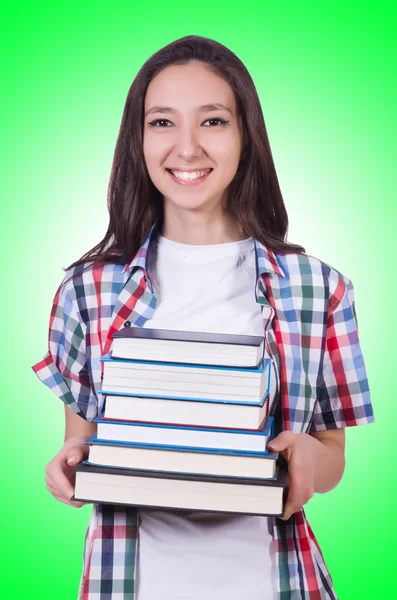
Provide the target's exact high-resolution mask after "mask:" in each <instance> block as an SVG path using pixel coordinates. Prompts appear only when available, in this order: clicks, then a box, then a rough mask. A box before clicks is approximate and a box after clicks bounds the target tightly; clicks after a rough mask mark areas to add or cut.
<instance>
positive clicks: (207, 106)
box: [145, 102, 232, 117]
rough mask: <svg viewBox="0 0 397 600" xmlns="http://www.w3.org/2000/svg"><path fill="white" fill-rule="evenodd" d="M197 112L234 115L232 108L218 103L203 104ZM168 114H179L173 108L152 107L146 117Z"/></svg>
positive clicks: (197, 107) (198, 107)
mask: <svg viewBox="0 0 397 600" xmlns="http://www.w3.org/2000/svg"><path fill="white" fill-rule="evenodd" d="M195 108H196V110H197V111H201V112H211V111H215V110H226V111H227V112H229V113H230V114H232V111H231V110H230V108H228V107H227V106H225V105H224V104H220V103H219V102H216V103H215V104H203V105H202V106H196V107H195ZM155 112H156V113H166V114H170V113H176V112H178V111H177V110H176V109H175V108H171V107H170V106H152V108H149V110H147V111H146V112H145V117H146V116H147V115H149V114H151V113H155Z"/></svg>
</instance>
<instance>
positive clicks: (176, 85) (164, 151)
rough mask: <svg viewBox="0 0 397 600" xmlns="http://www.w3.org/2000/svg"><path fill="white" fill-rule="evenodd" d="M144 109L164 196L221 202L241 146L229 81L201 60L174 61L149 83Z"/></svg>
mask: <svg viewBox="0 0 397 600" xmlns="http://www.w3.org/2000/svg"><path fill="white" fill-rule="evenodd" d="M219 104H221V105H222V106H215V105H219ZM144 112H145V117H144V135H143V152H144V157H145V161H146V166H147V169H148V172H149V176H150V178H151V180H152V182H153V184H154V185H155V186H156V188H157V189H158V190H159V191H160V192H161V193H162V194H163V197H164V201H165V202H166V203H173V204H174V207H179V208H181V209H185V210H186V209H187V210H196V211H197V210H198V211H200V210H205V209H206V208H210V207H211V208H214V206H216V205H217V204H220V203H221V202H222V201H223V199H224V192H225V190H226V188H227V187H228V185H229V184H230V182H231V181H232V179H233V177H234V176H235V174H236V171H237V168H238V165H239V160H240V154H241V148H242V129H241V120H240V118H239V117H238V116H237V114H236V102H235V98H234V94H233V91H232V89H231V87H230V86H229V84H228V83H226V81H224V80H223V79H222V78H220V77H219V76H218V75H215V74H214V73H212V72H211V71H209V70H208V68H206V67H205V66H203V65H202V64H201V63H198V62H193V63H190V64H188V65H171V66H169V67H166V68H165V69H164V70H163V71H161V72H160V73H159V74H158V75H156V77H154V78H153V79H152V81H151V82H150V84H149V86H148V89H147V93H146V98H145V111H144ZM209 170H210V171H209ZM171 171H172V172H171ZM196 171H200V172H199V173H196ZM173 173H174V174H175V175H174V174H173ZM207 173H209V174H207ZM197 175H198V176H200V178H199V179H194V180H192V179H187V178H188V177H189V178H190V177H192V176H197ZM203 175H204V177H203V178H201V176H203ZM182 177H184V178H183V179H182Z"/></svg>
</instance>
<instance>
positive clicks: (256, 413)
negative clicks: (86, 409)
mask: <svg viewBox="0 0 397 600" xmlns="http://www.w3.org/2000/svg"><path fill="white" fill-rule="evenodd" d="M267 410H268V401H267V400H264V401H263V402H262V404H256V403H252V404H249V403H248V402H246V403H242V404H237V403H226V402H207V401H203V400H168V399H166V398H141V397H139V396H122V395H107V396H106V399H105V411H104V417H105V419H113V420H121V421H141V422H144V423H145V422H146V423H150V422H151V423H163V424H165V425H185V426H187V425H190V426H197V427H222V428H225V429H227V428H234V429H259V428H260V427H261V426H262V425H263V423H264V421H265V419H266V416H267Z"/></svg>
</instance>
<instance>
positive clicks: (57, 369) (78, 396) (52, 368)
mask: <svg viewBox="0 0 397 600" xmlns="http://www.w3.org/2000/svg"><path fill="white" fill-rule="evenodd" d="M69 277H70V271H68V272H67V274H66V276H65V278H64V280H63V282H62V283H61V285H60V286H59V288H58V290H57V292H56V294H55V297H54V300H53V305H52V310H51V315H50V324H49V334H48V352H47V354H46V355H45V356H44V358H43V359H42V360H41V361H39V362H38V363H36V364H35V365H33V366H32V369H33V371H34V372H35V373H36V375H37V377H38V378H39V379H40V381H42V382H43V383H44V384H45V385H46V386H47V387H48V388H50V389H51V390H52V391H53V392H54V393H55V394H56V395H57V396H58V397H59V398H60V399H61V400H62V401H63V402H64V403H65V404H66V405H68V406H70V408H71V409H72V410H74V412H75V413H76V414H78V415H79V416H80V417H82V418H84V419H86V420H87V421H92V420H93V419H94V418H95V417H96V416H97V414H98V400H97V397H96V394H95V392H94V391H93V389H92V387H91V385H90V377H89V373H88V370H87V359H86V355H85V349H86V343H85V333H86V325H85V323H84V322H83V321H82V320H81V318H80V316H79V312H78V309H77V307H76V303H75V301H73V299H72V297H71V293H70V291H69V289H68V285H67V284H65V281H66V280H67V279H68V278H69Z"/></svg>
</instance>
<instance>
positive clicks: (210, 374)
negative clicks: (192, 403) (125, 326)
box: [101, 356, 271, 406]
mask: <svg viewBox="0 0 397 600" xmlns="http://www.w3.org/2000/svg"><path fill="white" fill-rule="evenodd" d="M101 361H102V362H103V363H104V373H103V381H102V389H101V393H102V394H106V395H117V394H121V395H131V396H139V397H156V398H167V399H176V400H183V399H185V400H202V401H203V400H207V401H216V402H229V403H232V402H235V403H256V404H257V405H258V406H259V405H261V404H263V401H264V399H265V398H266V396H267V394H268V387H269V381H270V367H271V359H270V358H268V357H266V358H264V359H263V360H262V362H261V364H260V366H259V367H257V368H237V367H221V366H212V367H209V366H205V365H192V364H185V363H166V362H157V361H143V360H126V359H115V358H112V356H104V357H102V358H101Z"/></svg>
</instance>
